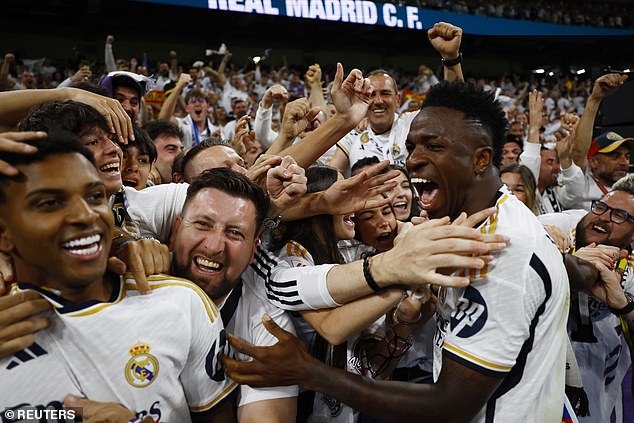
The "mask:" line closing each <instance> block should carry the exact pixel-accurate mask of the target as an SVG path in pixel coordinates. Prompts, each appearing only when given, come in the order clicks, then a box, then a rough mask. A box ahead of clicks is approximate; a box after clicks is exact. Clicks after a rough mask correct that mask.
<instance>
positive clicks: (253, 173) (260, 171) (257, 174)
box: [247, 165, 271, 182]
mask: <svg viewBox="0 0 634 423" xmlns="http://www.w3.org/2000/svg"><path fill="white" fill-rule="evenodd" d="M251 169H253V168H251ZM251 169H249V172H248V173H247V177H248V178H249V179H251V180H252V181H254V182H255V181H257V180H258V179H259V178H261V177H262V176H264V175H265V174H267V172H268V171H269V169H271V166H269V165H266V166H262V167H257V168H255V169H253V170H251Z"/></svg>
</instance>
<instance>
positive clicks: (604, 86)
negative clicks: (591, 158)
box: [572, 73, 627, 171]
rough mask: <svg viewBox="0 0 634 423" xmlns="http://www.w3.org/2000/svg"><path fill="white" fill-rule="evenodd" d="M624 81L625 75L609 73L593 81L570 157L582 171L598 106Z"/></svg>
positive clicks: (584, 166) (584, 167)
mask: <svg viewBox="0 0 634 423" xmlns="http://www.w3.org/2000/svg"><path fill="white" fill-rule="evenodd" d="M625 81H627V75H618V74H615V73H611V74H608V75H603V76H602V77H600V78H599V79H597V80H596V81H595V83H594V87H593V88H592V94H590V97H588V101H587V102H586V108H585V110H584V112H583V115H582V116H581V120H580V121H579V125H578V126H577V131H576V133H575V137H574V140H573V145H572V159H573V160H574V162H575V163H576V164H577V166H579V167H580V168H581V169H582V170H583V171H585V169H586V162H587V160H588V159H587V157H588V150H589V149H590V143H591V142H592V130H593V128H594V121H595V119H596V118H597V113H598V112H599V106H601V102H602V101H603V99H604V98H605V97H607V96H609V95H611V94H612V93H614V92H615V91H616V90H618V89H619V88H620V87H621V85H623V84H624V83H625Z"/></svg>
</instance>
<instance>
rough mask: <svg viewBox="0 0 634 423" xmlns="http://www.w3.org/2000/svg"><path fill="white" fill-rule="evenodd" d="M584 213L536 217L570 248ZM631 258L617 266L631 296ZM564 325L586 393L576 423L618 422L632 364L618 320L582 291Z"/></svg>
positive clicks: (633, 279) (633, 277)
mask: <svg viewBox="0 0 634 423" xmlns="http://www.w3.org/2000/svg"><path fill="white" fill-rule="evenodd" d="M587 213H588V212H587V211H585V210H568V211H565V212H563V213H553V214H545V215H542V216H539V221H540V222H542V223H543V224H548V225H554V226H557V227H558V228H559V229H561V230H562V231H564V232H565V233H566V234H568V236H569V237H570V239H571V240H572V243H573V245H574V243H575V240H576V228H577V224H578V223H579V221H580V220H581V219H582V218H583V217H584V216H585V215H586V214H587ZM632 261H633V259H632V255H631V254H630V256H629V257H628V258H627V259H624V260H622V261H621V262H620V263H619V267H621V268H622V269H623V270H624V273H623V279H622V281H621V283H622V284H623V287H624V289H625V290H626V291H628V292H629V293H631V294H634V273H633V272H632V268H633V267H632V264H633V263H632ZM572 300H573V304H575V307H573V308H572V313H571V318H570V321H569V324H568V330H569V332H570V341H571V344H572V348H573V350H574V352H575V356H576V358H577V363H578V364H579V370H580V372H581V380H582V382H583V387H584V389H585V391H586V394H588V400H589V412H590V415H589V416H586V417H582V416H579V417H578V418H579V421H580V422H592V423H594V422H597V423H603V422H622V421H623V400H622V392H621V391H622V388H621V383H622V382H623V378H624V377H625V373H626V372H627V370H628V369H629V367H630V365H631V364H632V360H631V357H630V352H629V348H628V345H627V342H626V340H625V337H624V336H623V329H622V327H621V321H620V319H619V317H618V316H615V315H614V314H613V313H612V312H611V311H610V309H609V307H608V306H607V304H605V303H603V302H601V301H599V300H598V299H597V298H595V297H592V296H589V295H587V294H585V293H583V292H578V293H576V294H574V295H573V297H572Z"/></svg>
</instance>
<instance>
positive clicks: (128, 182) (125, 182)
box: [122, 179, 138, 188]
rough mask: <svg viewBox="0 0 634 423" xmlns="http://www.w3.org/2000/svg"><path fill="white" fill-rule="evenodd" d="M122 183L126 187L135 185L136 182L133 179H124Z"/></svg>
mask: <svg viewBox="0 0 634 423" xmlns="http://www.w3.org/2000/svg"><path fill="white" fill-rule="evenodd" d="M122 182H123V185H125V186H126V187H132V188H134V187H136V186H137V184H138V182H137V181H135V180H133V179H124V180H123V181H122Z"/></svg>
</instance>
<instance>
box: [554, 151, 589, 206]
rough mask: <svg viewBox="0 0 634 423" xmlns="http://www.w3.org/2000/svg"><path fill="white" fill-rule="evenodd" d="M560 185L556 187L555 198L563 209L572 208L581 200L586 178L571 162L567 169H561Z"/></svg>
mask: <svg viewBox="0 0 634 423" xmlns="http://www.w3.org/2000/svg"><path fill="white" fill-rule="evenodd" d="M561 176H562V178H561V181H562V186H560V187H557V189H556V192H557V199H558V200H559V204H561V205H562V207H563V208H564V209H569V208H572V207H573V206H574V205H575V204H578V203H579V202H580V201H583V196H584V193H585V190H586V178H585V176H584V174H583V172H582V171H581V168H580V167H579V166H577V165H576V164H575V163H574V162H572V166H570V167H569V168H568V169H562V170H561Z"/></svg>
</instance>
